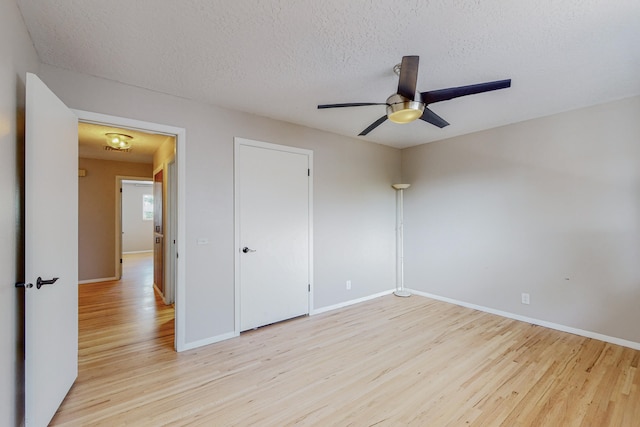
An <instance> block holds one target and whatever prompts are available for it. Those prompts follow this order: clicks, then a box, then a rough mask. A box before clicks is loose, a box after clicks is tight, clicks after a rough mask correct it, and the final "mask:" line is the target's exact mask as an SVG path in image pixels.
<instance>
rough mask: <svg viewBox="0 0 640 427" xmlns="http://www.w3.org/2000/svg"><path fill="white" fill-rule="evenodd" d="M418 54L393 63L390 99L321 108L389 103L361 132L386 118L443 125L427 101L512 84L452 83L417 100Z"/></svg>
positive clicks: (496, 88)
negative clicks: (394, 79) (395, 79)
mask: <svg viewBox="0 0 640 427" xmlns="http://www.w3.org/2000/svg"><path fill="white" fill-rule="evenodd" d="M419 60H420V58H419V57H418V56H415V55H414V56H403V57H402V63H401V64H398V65H396V66H395V67H393V71H394V72H395V73H396V74H398V75H399V79H398V92H397V93H395V94H393V95H391V96H390V97H389V98H387V102H386V103H384V104H382V103H376V102H354V103H344V104H321V105H318V109H325V108H342V107H363V106H368V105H386V106H387V114H386V115H384V116H382V117H380V118H379V119H378V120H376V121H375V122H373V123H371V124H370V125H369V127H367V128H366V129H365V130H363V131H362V132H360V133H359V136H364V135H367V134H368V133H369V132H371V131H372V130H374V129H375V128H377V127H378V126H380V125H381V124H382V123H384V122H385V121H386V120H387V119H389V120H391V121H392V122H394V123H401V124H402V123H410V122H412V121H414V120H417V119H420V120H422V121H425V122H427V123H431V124H432V125H434V126H436V127H439V128H441V129H442V128H443V127H445V126H449V123H448V122H447V121H446V120H445V119H443V118H442V117H440V116H438V115H437V114H436V113H434V112H433V111H431V110H430V109H429V108H427V105H430V104H434V103H436V102H442V101H448V100H450V99H454V98H459V97H461V96H467V95H473V94H476V93H483V92H490V91H493V90H498V89H506V88H508V87H511V79H506V80H496V81H493V82H486V83H478V84H474V85H468V86H458V87H450V88H446V89H439V90H430V91H427V92H420V93H419V97H418V100H416V84H417V81H418V63H419Z"/></svg>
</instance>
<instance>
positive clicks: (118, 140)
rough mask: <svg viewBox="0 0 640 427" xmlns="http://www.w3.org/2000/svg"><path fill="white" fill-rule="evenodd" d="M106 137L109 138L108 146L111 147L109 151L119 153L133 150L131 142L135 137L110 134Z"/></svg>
mask: <svg viewBox="0 0 640 427" xmlns="http://www.w3.org/2000/svg"><path fill="white" fill-rule="evenodd" d="M105 137H106V138H107V146H108V147H109V149H112V150H118V151H129V150H131V141H132V140H133V137H132V136H131V135H126V134H124V133H115V132H109V133H105ZM105 148H106V147H105Z"/></svg>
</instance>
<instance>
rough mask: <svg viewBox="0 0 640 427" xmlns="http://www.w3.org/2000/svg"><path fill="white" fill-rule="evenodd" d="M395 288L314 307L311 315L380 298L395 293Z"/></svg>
mask: <svg viewBox="0 0 640 427" xmlns="http://www.w3.org/2000/svg"><path fill="white" fill-rule="evenodd" d="M394 290H395V289H391V290H389V291H384V292H380V293H377V294H373V295H369V296H366V297H362V298H358V299H352V300H349V301H345V302H341V303H338V304H335V305H330V306H327V307H322V308H318V309H313V310H311V311H310V312H309V316H313V315H315V314H320V313H326V312H327V311H332V310H337V309H339V308H343V307H348V306H350V305H353V304H358V303H361V302H365V301H369V300H372V299H375V298H379V297H382V296H385V295H389V294H391V293H393V291H394Z"/></svg>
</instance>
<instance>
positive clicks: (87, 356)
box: [52, 260, 640, 427]
mask: <svg viewBox="0 0 640 427" xmlns="http://www.w3.org/2000/svg"><path fill="white" fill-rule="evenodd" d="M128 261H132V262H130V263H129V267H130V268H132V273H131V274H129V277H131V278H132V279H131V280H125V281H122V282H112V283H107V284H104V285H82V286H80V371H79V377H78V380H77V382H76V384H75V385H74V386H73V388H72V390H71V392H70V393H69V395H68V397H67V398H66V400H65V401H64V403H63V405H62V407H61V408H60V410H59V411H58V413H57V415H56V416H55V418H54V420H53V423H52V425H78V426H80V425H82V426H87V425H109V426H113V425H125V424H126V425H133V426H147V425H148V426H160V425H171V426H174V425H175V426H180V425H202V426H231V425H234V426H285V425H294V424H298V425H317V426H347V425H353V426H371V425H376V426H396V425H416V426H468V425H473V426H563V427H564V426H598V427H599V426H640V374H638V372H637V370H638V362H639V361H640V351H635V350H632V349H628V348H625V347H620V346H617V345H612V344H607V343H604V342H601V341H597V340H592V339H587V338H583V337H579V336H576V335H571V334H567V333H562V332H558V331H554V330H550V329H546V328H543V327H539V326H533V325H530V324H527V323H522V322H517V321H514V320H509V319H504V318H501V317H498V316H494V315H491V314H487V313H482V312H478V311H474V310H471V309H467V308H462V307H458V306H455V305H450V304H447V303H443V302H439V301H434V300H430V299H427V298H422V297H418V296H413V297H411V298H404V299H403V298H397V297H394V296H386V297H382V298H378V299H375V300H372V301H369V302H365V303H362V304H358V305H356V306H352V307H347V308H344V309H341V310H336V311H332V312H329V313H325V314H321V315H317V316H312V317H304V318H298V319H294V320H291V321H288V322H283V323H280V324H276V325H272V326H268V327H265V328H261V329H258V330H255V331H251V332H248V333H245V334H242V336H241V337H239V338H234V339H231V340H228V341H224V342H221V343H217V344H214V345H209V346H206V347H203V348H199V349H195V350H191V351H187V352H184V353H180V354H178V353H175V352H174V351H173V310H171V309H170V308H167V307H165V306H164V305H163V304H162V302H161V301H160V300H159V299H158V298H157V297H155V296H154V295H153V291H152V289H151V287H150V284H149V280H150V276H149V275H151V270H150V269H149V270H148V271H147V267H144V266H143V264H144V263H143V262H140V263H139V264H140V265H138V266H137V267H136V262H134V261H135V260H128ZM126 266H127V265H126V264H125V267H126ZM129 267H127V268H129ZM137 268H139V269H141V270H143V271H141V272H135V271H136V269H137ZM125 275H126V274H125Z"/></svg>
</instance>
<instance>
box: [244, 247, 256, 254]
mask: <svg viewBox="0 0 640 427" xmlns="http://www.w3.org/2000/svg"><path fill="white" fill-rule="evenodd" d="M255 251H256V250H255V249H249V248H248V247H246V246H245V247H244V248H242V252H244V253H245V254H246V253H249V252H255Z"/></svg>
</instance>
